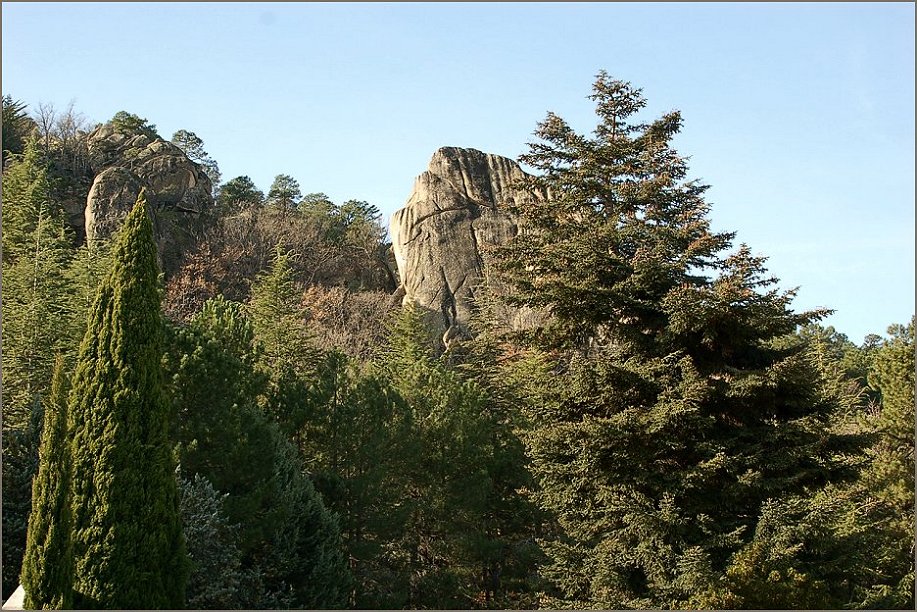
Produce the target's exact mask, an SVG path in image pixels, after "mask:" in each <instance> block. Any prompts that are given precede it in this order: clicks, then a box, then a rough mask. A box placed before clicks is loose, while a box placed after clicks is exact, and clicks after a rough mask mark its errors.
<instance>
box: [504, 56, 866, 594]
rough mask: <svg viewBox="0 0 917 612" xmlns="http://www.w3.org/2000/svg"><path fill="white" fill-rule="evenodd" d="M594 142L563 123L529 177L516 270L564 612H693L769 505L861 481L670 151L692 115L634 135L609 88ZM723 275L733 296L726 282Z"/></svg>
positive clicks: (550, 123) (802, 363) (531, 157)
mask: <svg viewBox="0 0 917 612" xmlns="http://www.w3.org/2000/svg"><path fill="white" fill-rule="evenodd" d="M593 92H594V93H593V95H592V96H591V98H592V99H593V100H594V101H595V102H596V112H597V115H598V116H599V119H600V122H599V125H598V127H597V128H596V130H595V131H594V134H595V137H594V138H588V137H585V136H581V135H579V134H576V133H575V132H574V131H573V130H572V129H571V128H570V127H569V126H568V125H567V124H566V123H565V122H564V121H563V120H562V119H560V118H559V117H557V116H555V115H551V114H549V115H548V118H547V119H546V120H545V121H544V122H543V123H541V124H540V125H539V128H538V131H537V132H536V135H537V136H539V137H540V139H541V141H540V142H538V143H535V144H532V145H531V146H530V152H529V153H528V154H527V155H524V156H522V159H523V161H525V162H526V163H528V164H529V165H531V166H533V167H535V168H536V169H538V170H540V171H541V174H540V175H539V176H537V177H533V178H532V179H531V180H530V181H529V183H528V187H529V188H530V189H531V191H532V192H533V193H536V194H537V193H541V194H550V196H551V197H550V198H539V197H533V198H531V199H530V200H522V201H519V202H517V209H518V212H519V214H521V215H522V217H523V218H524V219H525V220H526V221H527V222H528V223H530V224H531V226H532V231H530V232H528V233H523V234H521V235H520V236H519V237H517V238H516V239H515V240H514V241H512V242H511V243H509V245H508V246H507V247H505V248H504V249H502V250H501V251H500V252H499V253H498V257H497V261H496V266H497V269H498V270H499V271H500V272H501V273H502V275H503V278H504V279H505V280H506V281H507V282H508V283H509V284H510V286H511V287H512V288H513V289H514V294H513V295H512V296H511V299H510V301H511V303H514V304H516V305H528V306H536V307H542V308H546V309H547V310H548V311H549V312H550V314H551V315H552V318H551V320H550V321H549V322H548V323H547V324H546V326H545V327H544V329H539V330H536V331H537V332H539V333H535V334H531V335H530V340H529V343H528V344H529V346H530V347H531V348H532V351H533V354H534V359H535V360H534V361H533V362H532V364H531V365H530V366H529V370H530V371H533V372H535V376H536V378H535V379H534V380H533V381H532V382H531V383H530V384H529V389H528V396H529V397H528V401H527V404H528V409H527V416H528V418H529V419H530V421H531V425H532V426H531V428H530V429H529V430H528V431H526V432H524V433H523V436H524V439H525V442H526V448H527V452H528V454H529V456H530V458H531V461H532V470H533V472H534V474H535V476H536V478H537V479H538V482H539V485H540V487H539V490H538V492H537V493H536V499H537V500H538V501H539V503H540V504H541V506H542V507H543V508H544V509H545V510H547V511H549V512H551V513H552V514H553V515H554V517H556V520H557V524H558V527H559V533H558V535H557V537H553V538H547V539H546V540H545V542H544V548H545V551H546V552H547V553H548V555H549V557H550V558H551V561H550V562H549V563H548V564H546V565H545V566H544V567H543V568H542V573H543V575H544V576H545V577H546V578H548V579H549V580H550V581H551V583H552V584H553V589H552V590H551V591H549V593H548V595H549V596H551V597H554V598H555V599H553V600H552V601H553V602H554V603H553V604H552V605H564V606H566V605H575V606H579V605H588V606H594V605H598V606H602V607H611V608H624V607H636V608H644V607H671V606H684V605H690V603H689V602H690V601H691V597H692V594H693V593H695V592H698V591H704V590H705V589H708V588H710V585H711V584H714V583H715V582H716V581H717V580H718V579H719V577H721V576H722V575H723V572H724V571H725V569H726V567H727V565H728V563H729V560H730V558H731V557H732V555H733V554H735V553H736V552H737V551H738V550H739V549H740V548H741V547H742V546H743V545H744V544H746V543H747V542H749V540H750V539H751V538H752V536H753V534H754V532H755V528H756V525H757V522H758V518H759V517H760V516H762V511H763V507H764V504H765V502H767V501H768V500H769V499H781V498H783V497H785V496H791V495H794V494H801V493H803V492H804V491H806V490H807V487H815V486H821V485H824V484H825V483H827V482H832V481H840V480H842V479H843V478H845V477H850V476H851V475H852V474H853V469H852V468H853V466H852V465H851V464H850V462H849V460H848V456H849V453H854V452H856V450H857V448H858V447H857V445H858V444H862V443H863V441H862V439H861V438H860V437H858V436H856V435H854V434H853V433H852V432H851V433H850V434H846V433H844V434H842V433H840V432H838V431H833V430H832V429H831V427H830V423H831V419H832V417H833V415H834V414H835V413H836V411H837V409H838V406H837V404H836V402H835V401H833V399H832V398H826V397H823V396H821V395H819V393H818V384H819V379H818V377H817V374H816V372H815V371H814V369H813V368H812V367H811V364H810V362H809V361H808V360H807V359H805V355H804V353H803V349H804V344H803V343H801V342H798V341H796V342H792V341H789V340H787V337H788V336H789V335H790V334H792V333H793V332H795V330H796V328H797V326H799V325H804V324H807V323H810V322H813V321H816V320H818V318H820V317H821V316H822V315H823V314H824V313H822V312H812V313H802V314H795V313H793V312H792V311H791V310H790V303H791V301H792V298H793V292H786V293H781V292H779V291H777V290H776V289H774V288H773V285H774V284H775V283H776V280H775V279H773V278H771V277H768V276H767V275H766V271H765V269H764V266H763V263H764V260H763V259H762V258H758V257H754V256H753V255H751V253H750V250H749V249H748V248H747V247H745V246H744V245H743V246H742V247H741V248H740V249H739V250H738V251H737V252H735V253H734V254H732V255H730V256H728V257H725V258H724V257H721V256H720V255H719V252H720V251H722V250H723V249H725V248H726V247H727V246H729V243H730V240H731V235H729V234H716V233H712V232H711V231H710V224H709V221H708V220H707V218H706V214H707V212H708V209H709V206H708V205H707V204H706V203H705V201H704V199H703V194H704V191H705V190H706V186H704V185H700V184H698V183H697V182H695V181H687V180H685V176H686V173H687V166H686V164H685V161H684V159H683V158H682V157H680V156H679V155H678V154H677V153H676V152H675V151H674V150H673V149H672V148H671V145H670V143H671V140H672V139H673V138H674V136H675V135H676V134H677V132H678V130H679V129H680V126H681V117H680V115H679V114H678V113H677V112H673V113H669V114H667V115H665V116H663V117H662V118H660V119H658V120H656V121H653V122H651V123H649V124H643V123H635V122H633V115H634V114H635V113H636V112H637V111H638V110H640V109H641V108H643V107H644V106H645V100H644V98H643V96H642V94H641V92H640V90H638V89H635V88H633V87H632V86H631V85H630V84H628V83H624V82H621V81H614V80H612V79H610V78H609V77H608V76H607V75H606V74H604V73H601V74H600V75H599V76H598V78H597V80H596V82H595V85H594V88H593ZM712 271H717V272H718V274H717V276H716V277H715V278H710V277H709V276H708V274H709V273H710V272H712Z"/></svg>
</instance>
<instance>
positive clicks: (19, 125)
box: [2, 94, 35, 168]
mask: <svg viewBox="0 0 917 612" xmlns="http://www.w3.org/2000/svg"><path fill="white" fill-rule="evenodd" d="M25 109H26V105H25V103H24V102H22V101H20V100H13V97H12V96H10V95H9V94H7V95H5V96H3V129H2V132H3V167H4V168H5V167H6V160H7V159H8V157H9V156H10V155H11V154H12V155H16V154H19V153H22V152H23V150H24V147H25V143H26V140H27V139H28V135H29V131H31V130H32V129H33V128H34V127H35V122H34V121H32V119H31V118H29V115H28V113H26V111H25Z"/></svg>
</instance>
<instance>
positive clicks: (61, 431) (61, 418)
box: [22, 356, 73, 610]
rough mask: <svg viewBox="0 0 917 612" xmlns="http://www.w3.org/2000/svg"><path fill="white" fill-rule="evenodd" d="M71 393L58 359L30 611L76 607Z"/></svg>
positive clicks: (27, 565) (32, 537) (35, 486)
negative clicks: (71, 502) (69, 419)
mask: <svg viewBox="0 0 917 612" xmlns="http://www.w3.org/2000/svg"><path fill="white" fill-rule="evenodd" d="M67 390H68V389H67V380H66V374H65V373H64V360H63V357H62V356H58V357H57V360H56V361H55V364H54V378H53V381H52V384H51V396H50V398H49V401H48V402H47V404H46V406H45V411H44V426H43V428H42V436H41V448H40V451H39V452H40V455H39V464H38V473H37V474H36V476H35V479H34V481H33V483H32V512H31V514H30V516H29V531H28V539H27V542H26V550H25V558H24V559H23V563H22V585H23V587H24V588H25V593H26V596H25V607H26V609H30V610H33V609H42V608H54V609H67V608H70V607H71V603H72V601H71V590H72V588H73V573H72V572H73V565H72V563H73V558H72V555H71V549H70V506H69V499H68V498H67V493H68V487H69V480H70V448H69V445H68V441H69V439H68V434H67Z"/></svg>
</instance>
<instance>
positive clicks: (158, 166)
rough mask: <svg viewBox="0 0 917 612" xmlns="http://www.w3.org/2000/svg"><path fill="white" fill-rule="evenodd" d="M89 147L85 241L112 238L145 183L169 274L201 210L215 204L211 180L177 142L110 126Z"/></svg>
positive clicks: (96, 133)
mask: <svg viewBox="0 0 917 612" xmlns="http://www.w3.org/2000/svg"><path fill="white" fill-rule="evenodd" d="M87 146H88V149H89V159H90V167H91V169H92V171H93V173H94V174H95V178H94V179H93V182H92V187H91V188H90V190H89V195H88V197H87V198H86V209H85V213H84V222H85V231H86V238H87V240H89V241H93V240H100V239H107V238H110V237H111V235H112V234H113V233H114V232H115V231H116V230H117V229H118V228H119V227H120V226H121V222H122V221H123V220H124V218H125V217H126V216H127V213H128V212H130V210H131V207H132V206H133V205H134V202H135V201H136V199H137V195H138V194H139V193H140V189H141V188H144V187H145V188H146V190H147V195H148V198H149V202H150V205H151V210H152V211H153V217H154V218H153V222H154V226H155V228H156V233H157V242H158V243H159V254H160V257H161V259H162V264H163V268H164V269H165V270H166V271H167V272H168V271H169V270H170V269H171V268H173V267H174V266H175V265H176V264H177V262H178V260H179V259H180V257H181V254H182V253H183V252H184V251H185V250H186V249H187V248H189V247H190V245H191V243H192V241H193V236H194V233H195V231H196V228H197V226H198V225H199V223H200V221H201V215H202V213H203V212H204V211H205V210H207V208H208V207H210V206H211V205H212V203H213V199H212V197H211V190H212V187H211V183H210V179H209V178H208V177H207V175H206V174H205V173H204V171H203V170H202V169H201V168H200V166H198V165H197V164H195V163H194V162H192V161H191V160H190V159H188V157H187V156H186V155H185V153H184V152H183V151H182V150H181V149H179V148H178V147H177V146H175V145H174V144H172V143H170V142H168V141H165V140H163V139H162V138H159V137H153V136H150V135H148V134H127V133H124V132H122V131H119V130H118V129H116V128H115V127H114V126H112V125H111V124H106V125H103V126H101V127H99V128H97V129H96V130H95V131H93V132H92V133H91V134H90V135H89V137H88V143H87Z"/></svg>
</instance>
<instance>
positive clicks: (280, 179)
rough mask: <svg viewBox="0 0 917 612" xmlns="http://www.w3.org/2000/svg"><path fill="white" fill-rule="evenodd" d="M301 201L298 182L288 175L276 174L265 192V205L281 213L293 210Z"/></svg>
mask: <svg viewBox="0 0 917 612" xmlns="http://www.w3.org/2000/svg"><path fill="white" fill-rule="evenodd" d="M301 199H302V191H300V189H299V181H297V180H296V179H294V178H293V177H292V176H290V175H289V174H278V175H277V176H275V177H274V182H273V183H271V188H270V190H268V192H267V204H268V205H269V206H273V207H276V208H278V209H280V210H281V211H288V210H295V209H296V207H297V206H299V201H300V200H301Z"/></svg>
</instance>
